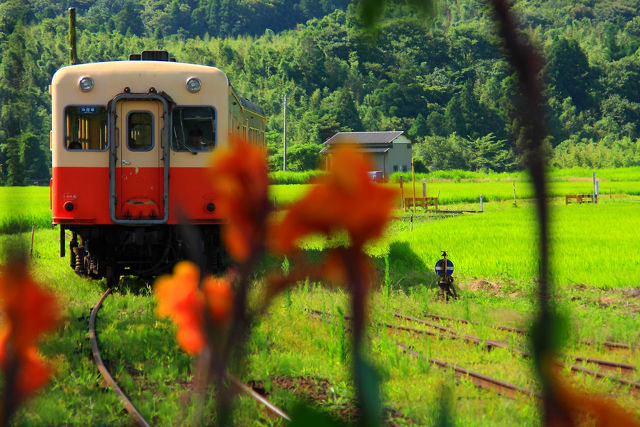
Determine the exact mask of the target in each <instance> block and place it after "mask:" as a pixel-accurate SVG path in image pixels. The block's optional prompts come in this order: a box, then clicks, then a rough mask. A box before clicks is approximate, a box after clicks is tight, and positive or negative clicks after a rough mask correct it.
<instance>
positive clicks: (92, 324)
mask: <svg viewBox="0 0 640 427" xmlns="http://www.w3.org/2000/svg"><path fill="white" fill-rule="evenodd" d="M110 293H111V288H109V289H107V290H106V291H105V292H104V293H103V294H102V297H101V298H100V300H99V301H98V303H97V304H96V306H95V307H93V309H92V310H91V316H90V318H89V338H90V339H91V352H92V353H93V360H94V361H95V363H96V365H97V367H98V370H99V371H100V374H102V377H103V378H104V380H105V381H106V382H107V384H108V385H109V386H110V387H111V388H112V389H113V391H114V392H115V393H116V394H117V395H118V397H119V398H120V401H121V402H122V404H123V405H124V407H125V409H126V410H127V412H128V413H129V414H130V415H131V416H132V417H133V418H134V419H135V421H136V422H137V423H138V425H140V426H145V427H148V426H149V424H148V423H147V421H146V420H145V419H144V417H143V416H142V415H141V414H140V412H138V410H137V409H136V407H135V406H133V403H131V401H130V400H129V398H127V396H126V395H125V394H124V392H123V391H122V389H121V388H120V387H119V386H118V383H116V381H115V380H114V379H113V377H112V376H111V373H109V370H108V369H107V368H106V366H105V365H104V362H103V361H102V357H101V356H100V350H99V348H98V342H97V334H96V331H95V323H96V317H97V314H98V310H100V308H101V307H102V303H103V302H104V300H105V299H106V298H107V296H108V295H109V294H110ZM226 375H227V378H229V380H230V381H231V383H233V385H235V386H236V387H238V389H240V390H241V391H243V392H244V393H246V394H248V395H249V396H250V397H251V398H253V399H254V400H256V401H257V402H259V403H261V404H262V405H264V406H265V407H266V408H267V409H268V410H269V411H271V412H273V413H274V414H276V415H278V416H279V417H281V418H283V419H285V420H287V421H289V422H291V418H290V417H289V416H288V415H287V414H286V413H285V412H284V411H283V410H281V409H280V408H278V407H277V406H275V405H274V404H273V403H271V402H269V401H268V400H267V399H265V398H264V397H263V396H261V395H260V394H258V393H256V391H255V390H253V389H252V388H251V387H249V386H247V385H246V384H244V383H243V382H242V381H240V380H239V379H238V378H236V377H235V376H233V375H231V374H229V373H227V374H226Z"/></svg>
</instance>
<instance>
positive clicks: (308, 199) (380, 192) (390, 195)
mask: <svg viewBox="0 0 640 427" xmlns="http://www.w3.org/2000/svg"><path fill="white" fill-rule="evenodd" d="M374 169H375V167H374V166H373V165H372V164H371V162H370V161H369V159H368V158H366V157H365V156H364V155H363V154H362V153H360V152H359V151H357V150H356V149H355V148H353V147H350V146H346V147H341V148H339V149H338V150H337V151H336V153H335V154H334V155H333V157H332V159H331V167H330V169H329V173H328V174H327V175H325V176H323V177H321V178H320V179H319V180H318V181H317V182H316V185H315V186H314V187H313V189H312V190H311V191H309V193H307V195H306V196H305V197H304V198H303V199H301V200H299V201H298V202H296V203H294V204H293V205H292V206H291V207H290V208H289V211H288V212H287V215H286V216H285V218H284V221H283V222H282V224H281V225H280V227H279V229H278V230H277V236H276V238H275V247H276V249H277V250H278V251H279V252H281V253H285V254H286V253H290V252H291V251H292V250H294V249H295V244H296V243H297V241H298V240H300V239H301V238H302V237H305V236H307V235H309V234H313V233H322V234H325V235H330V234H331V233H333V232H335V231H339V230H346V231H347V233H348V234H349V237H350V239H351V245H352V246H353V247H355V248H362V247H363V245H364V244H365V243H366V242H367V241H369V240H371V239H374V238H376V237H379V236H380V235H381V234H382V231H383V229H384V227H385V225H386V224H387V222H388V221H389V219H390V218H391V211H392V208H393V205H394V202H395V200H396V198H397V197H398V193H397V191H396V189H394V188H389V187H385V186H383V185H379V184H376V183H374V182H372V181H371V179H370V178H369V175H368V173H367V172H368V171H371V170H374Z"/></svg>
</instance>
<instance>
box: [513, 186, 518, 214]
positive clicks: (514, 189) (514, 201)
mask: <svg viewBox="0 0 640 427" xmlns="http://www.w3.org/2000/svg"><path fill="white" fill-rule="evenodd" d="M513 207H514V208H517V207H518V203H517V202H516V182H515V181H513Z"/></svg>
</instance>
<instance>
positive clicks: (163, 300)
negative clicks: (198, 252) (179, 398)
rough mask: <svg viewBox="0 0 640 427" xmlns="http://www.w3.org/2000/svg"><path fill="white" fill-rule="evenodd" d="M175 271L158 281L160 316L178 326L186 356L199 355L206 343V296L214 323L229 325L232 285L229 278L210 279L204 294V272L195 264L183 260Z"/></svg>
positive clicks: (155, 291) (157, 294)
mask: <svg viewBox="0 0 640 427" xmlns="http://www.w3.org/2000/svg"><path fill="white" fill-rule="evenodd" d="M173 271H174V273H173V275H172V276H168V275H167V276H162V277H160V278H158V280H156V283H155V286H154V289H153V291H154V293H155V295H156V297H157V299H158V307H157V309H156V313H157V315H158V317H169V318H170V319H171V320H172V321H173V323H175V324H176V326H177V327H178V331H177V332H176V340H177V341H178V344H180V347H181V348H182V349H183V350H184V351H185V352H186V353H189V354H198V353H200V352H201V351H202V349H203V348H204V346H205V343H206V338H205V336H206V335H205V331H204V314H205V296H206V304H207V306H208V310H209V313H210V316H211V318H212V319H213V321H214V323H216V324H222V323H225V322H226V321H227V319H228V318H229V315H230V313H231V307H232V305H233V293H232V291H231V286H230V284H229V282H228V281H226V280H225V279H220V278H216V277H213V276H208V277H206V278H205V279H204V281H203V289H204V295H203V292H202V291H200V289H198V283H199V281H200V271H199V270H198V267H196V265H195V264H193V263H191V262H189V261H183V262H180V263H178V264H176V266H175V268H174V270H173Z"/></svg>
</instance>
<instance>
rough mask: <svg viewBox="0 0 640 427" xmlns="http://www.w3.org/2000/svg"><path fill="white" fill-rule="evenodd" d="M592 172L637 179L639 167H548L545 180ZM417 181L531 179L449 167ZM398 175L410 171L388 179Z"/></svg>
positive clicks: (602, 177) (601, 177) (408, 177)
mask: <svg viewBox="0 0 640 427" xmlns="http://www.w3.org/2000/svg"><path fill="white" fill-rule="evenodd" d="M593 172H596V177H597V178H598V180H600V182H608V181H639V180H640V167H628V168H615V169H588V168H572V169H550V170H549V173H548V174H547V180H548V181H550V182H555V181H572V180H575V179H576V178H582V179H585V178H586V179H591V178H592V176H593ZM415 176H416V180H417V181H422V180H423V179H424V180H426V181H427V182H438V181H443V180H445V181H455V182H461V181H509V182H511V181H525V182H529V181H531V179H530V177H529V174H528V173H527V172H524V171H522V172H491V173H482V172H471V171H464V170H461V169H451V170H444V171H434V172H430V173H417V174H415ZM400 177H402V179H403V180H404V182H405V183H406V182H411V172H396V173H394V174H392V175H391V177H390V179H389V181H390V182H393V183H397V182H400Z"/></svg>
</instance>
